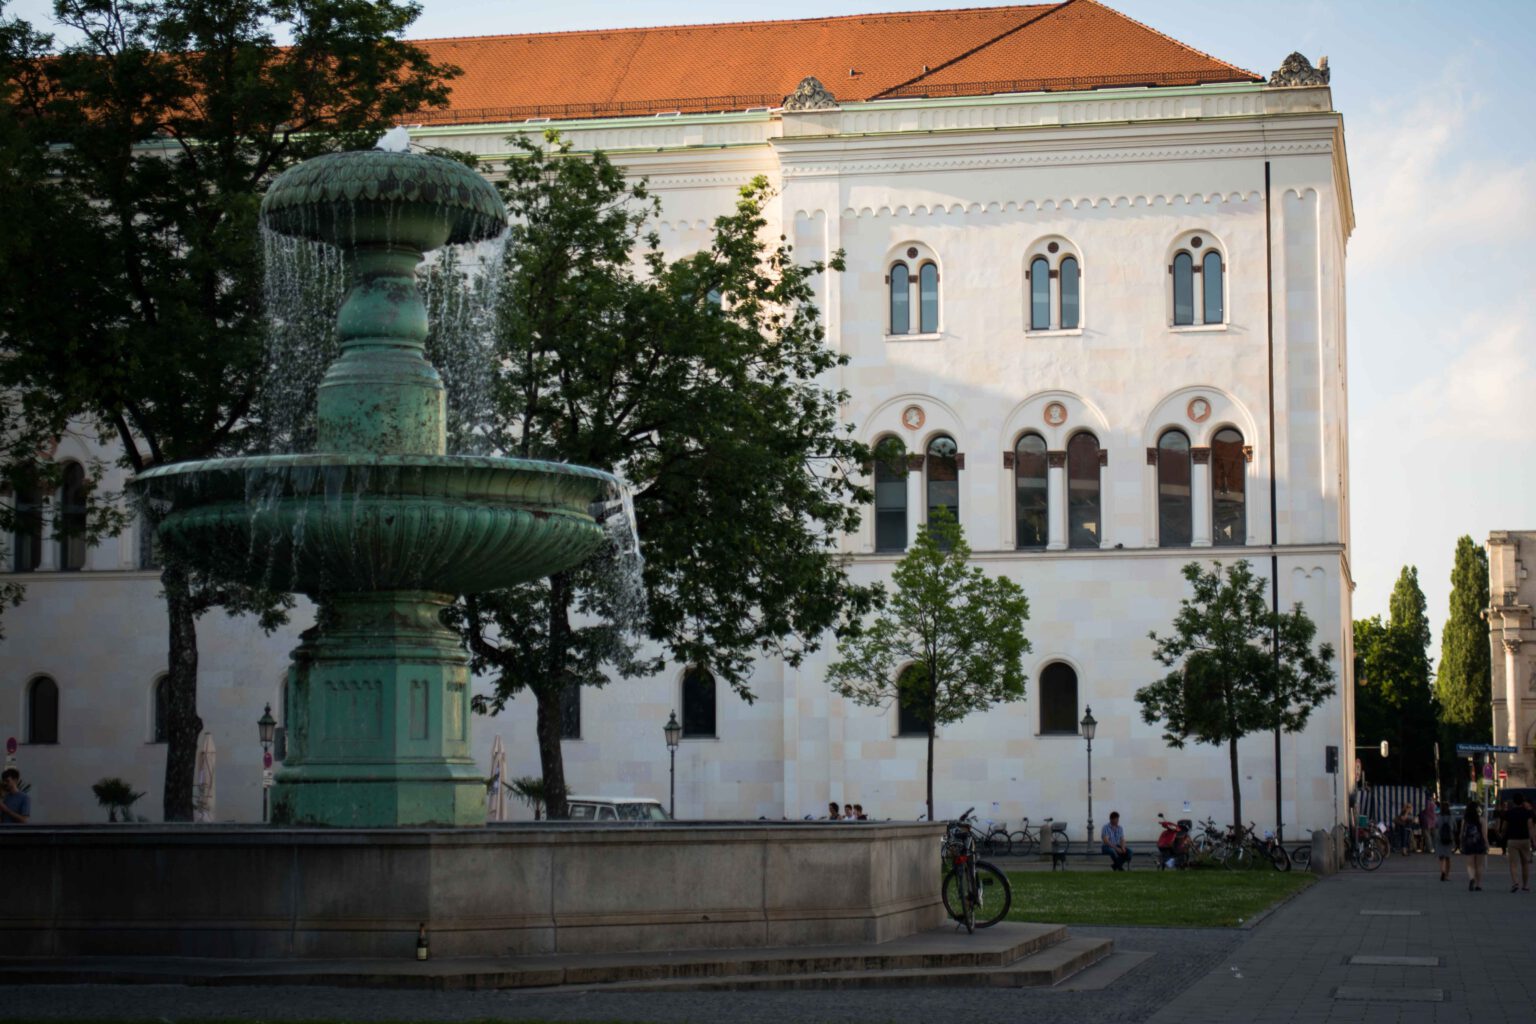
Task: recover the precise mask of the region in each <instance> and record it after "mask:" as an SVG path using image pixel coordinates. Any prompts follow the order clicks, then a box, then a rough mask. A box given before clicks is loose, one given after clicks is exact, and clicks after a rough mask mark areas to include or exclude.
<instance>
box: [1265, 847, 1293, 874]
mask: <svg viewBox="0 0 1536 1024" xmlns="http://www.w3.org/2000/svg"><path fill="white" fill-rule="evenodd" d="M1269 863H1270V864H1271V865H1272V866H1273V867H1274V869H1275V870H1276V871H1289V870H1291V856H1290V854H1288V853H1286V852H1285V847H1283V846H1281V845H1280V844H1279V843H1276V844H1275V845H1274V846H1271V847H1270V848H1269Z"/></svg>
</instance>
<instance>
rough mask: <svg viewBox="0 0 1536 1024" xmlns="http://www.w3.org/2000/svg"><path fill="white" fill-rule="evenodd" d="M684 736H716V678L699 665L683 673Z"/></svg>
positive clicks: (690, 667)
mask: <svg viewBox="0 0 1536 1024" xmlns="http://www.w3.org/2000/svg"><path fill="white" fill-rule="evenodd" d="M683 735H684V736H714V735H715V677H714V676H712V675H710V674H709V670H708V669H704V668H700V667H699V666H697V665H691V666H689V668H688V671H687V672H684V673H683Z"/></svg>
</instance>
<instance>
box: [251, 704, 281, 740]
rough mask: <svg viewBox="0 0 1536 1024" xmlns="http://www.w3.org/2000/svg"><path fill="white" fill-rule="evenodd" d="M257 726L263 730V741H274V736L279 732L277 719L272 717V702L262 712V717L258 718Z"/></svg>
mask: <svg viewBox="0 0 1536 1024" xmlns="http://www.w3.org/2000/svg"><path fill="white" fill-rule="evenodd" d="M256 728H257V729H259V730H260V731H261V742H263V743H271V742H272V738H273V736H274V735H275V734H276V733H277V719H275V718H273V717H272V705H271V704H268V705H267V709H266V710H265V711H263V712H262V713H261V717H260V718H258V719H257V720H256Z"/></svg>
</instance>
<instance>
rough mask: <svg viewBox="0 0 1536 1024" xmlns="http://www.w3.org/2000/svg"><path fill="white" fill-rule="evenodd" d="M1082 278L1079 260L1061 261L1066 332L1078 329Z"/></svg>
mask: <svg viewBox="0 0 1536 1024" xmlns="http://www.w3.org/2000/svg"><path fill="white" fill-rule="evenodd" d="M1080 276H1081V275H1079V274H1078V272H1077V258H1076V257H1075V256H1066V257H1063V259H1062V261H1061V329H1062V330H1064V331H1069V330H1072V329H1073V328H1075V327H1077V323H1078V309H1079V303H1078V283H1079V278H1080Z"/></svg>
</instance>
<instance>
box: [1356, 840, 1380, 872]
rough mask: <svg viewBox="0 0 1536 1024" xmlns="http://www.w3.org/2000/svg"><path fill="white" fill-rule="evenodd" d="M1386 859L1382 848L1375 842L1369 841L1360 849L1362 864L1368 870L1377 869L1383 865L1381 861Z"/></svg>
mask: <svg viewBox="0 0 1536 1024" xmlns="http://www.w3.org/2000/svg"><path fill="white" fill-rule="evenodd" d="M1385 859H1386V858H1385V857H1383V856H1382V855H1381V848H1380V847H1378V846H1377V845H1376V844H1375V843H1367V844H1366V845H1365V848H1364V849H1362V850H1361V851H1360V866H1361V867H1362V868H1364V869H1365V870H1367V871H1375V870H1376V869H1377V868H1379V867H1381V862H1382V861H1383V860H1385Z"/></svg>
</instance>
